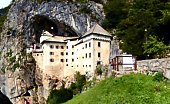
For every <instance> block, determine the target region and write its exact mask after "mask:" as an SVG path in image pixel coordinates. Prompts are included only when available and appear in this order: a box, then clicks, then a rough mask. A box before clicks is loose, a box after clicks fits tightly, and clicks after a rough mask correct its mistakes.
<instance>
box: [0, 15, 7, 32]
mask: <svg viewBox="0 0 170 104" xmlns="http://www.w3.org/2000/svg"><path fill="white" fill-rule="evenodd" d="M6 18H7V16H0V32H1V31H2V27H3V25H4V21H5V19H6Z"/></svg>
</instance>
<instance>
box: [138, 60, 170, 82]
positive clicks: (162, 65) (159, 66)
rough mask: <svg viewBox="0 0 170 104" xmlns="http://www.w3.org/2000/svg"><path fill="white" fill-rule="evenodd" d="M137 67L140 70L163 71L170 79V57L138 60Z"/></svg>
mask: <svg viewBox="0 0 170 104" xmlns="http://www.w3.org/2000/svg"><path fill="white" fill-rule="evenodd" d="M137 69H138V70H139V71H140V72H146V71H153V72H155V71H162V72H163V73H164V75H165V77H167V78H169V79H170V58H163V59H151V60H141V61H137Z"/></svg>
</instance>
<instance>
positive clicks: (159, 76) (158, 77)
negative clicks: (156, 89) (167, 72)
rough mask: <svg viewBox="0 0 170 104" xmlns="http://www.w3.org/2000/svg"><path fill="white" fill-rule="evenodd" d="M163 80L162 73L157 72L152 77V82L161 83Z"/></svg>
mask: <svg viewBox="0 0 170 104" xmlns="http://www.w3.org/2000/svg"><path fill="white" fill-rule="evenodd" d="M164 79H165V77H164V75H163V73H162V72H157V73H156V74H155V75H154V76H153V80H154V81H159V82H160V81H163V80H164Z"/></svg>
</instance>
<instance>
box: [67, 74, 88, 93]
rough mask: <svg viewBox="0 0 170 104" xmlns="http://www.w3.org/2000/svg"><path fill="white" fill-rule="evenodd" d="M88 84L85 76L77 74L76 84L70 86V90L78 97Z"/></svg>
mask: <svg viewBox="0 0 170 104" xmlns="http://www.w3.org/2000/svg"><path fill="white" fill-rule="evenodd" d="M85 84H86V77H85V75H81V74H80V72H76V74H75V83H72V84H71V86H70V90H72V91H73V94H74V95H76V94H78V93H81V91H82V89H83V86H84V85H85Z"/></svg>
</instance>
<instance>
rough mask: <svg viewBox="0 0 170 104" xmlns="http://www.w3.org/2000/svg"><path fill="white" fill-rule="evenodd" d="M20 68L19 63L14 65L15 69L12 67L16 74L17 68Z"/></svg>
mask: <svg viewBox="0 0 170 104" xmlns="http://www.w3.org/2000/svg"><path fill="white" fill-rule="evenodd" d="M19 67H20V65H19V63H18V62H17V63H15V64H14V65H13V67H12V70H13V72H15V70H16V69H17V68H19Z"/></svg>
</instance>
